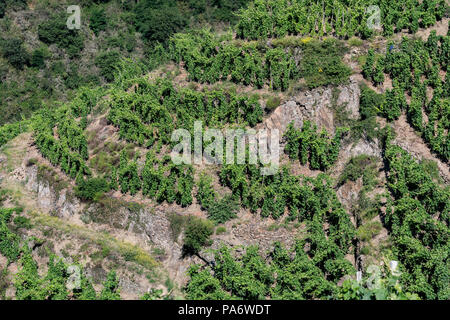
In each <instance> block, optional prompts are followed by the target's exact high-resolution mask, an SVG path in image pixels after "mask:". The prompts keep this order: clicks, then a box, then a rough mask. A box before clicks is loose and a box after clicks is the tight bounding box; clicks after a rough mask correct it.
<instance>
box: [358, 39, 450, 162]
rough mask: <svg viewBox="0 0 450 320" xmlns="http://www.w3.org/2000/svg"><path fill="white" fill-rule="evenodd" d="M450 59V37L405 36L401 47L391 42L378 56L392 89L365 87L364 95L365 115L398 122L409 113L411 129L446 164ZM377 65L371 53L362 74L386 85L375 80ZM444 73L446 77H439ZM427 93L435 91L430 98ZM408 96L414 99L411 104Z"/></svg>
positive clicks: (448, 154) (449, 146)
mask: <svg viewBox="0 0 450 320" xmlns="http://www.w3.org/2000/svg"><path fill="white" fill-rule="evenodd" d="M449 57H450V37H449V36H448V35H447V36H437V35H436V32H435V31H432V32H431V33H430V35H429V37H428V39H427V41H422V40H420V39H409V38H407V37H403V39H402V41H401V42H400V43H398V44H393V43H392V42H391V43H388V47H387V50H386V54H385V56H380V57H378V59H377V62H376V65H377V66H378V65H380V70H381V71H380V72H381V73H383V72H384V73H387V74H389V76H390V78H391V79H392V85H393V88H392V90H390V89H388V90H387V91H386V93H385V94H384V95H377V94H376V93H374V92H371V91H370V89H367V88H363V90H362V96H361V108H362V111H363V113H366V114H367V113H370V114H376V115H380V116H383V117H385V118H387V119H388V120H395V119H397V118H398V117H399V116H400V114H401V113H402V112H403V111H404V112H406V115H407V118H408V122H409V123H410V124H411V126H412V127H413V128H414V129H416V130H417V131H418V132H419V133H420V134H421V135H422V137H423V139H424V140H425V141H426V143H427V144H428V146H429V147H430V149H431V150H432V151H433V152H435V153H436V154H438V155H439V156H440V157H441V159H442V160H444V161H448V159H449V158H450V140H449V138H448V130H449V123H450V122H449V119H450V118H449V116H450V108H449V106H450V100H449V99H450V97H449V92H450V90H449V88H450V87H449V76H448V73H447V68H448V61H449ZM374 64H375V53H374V51H373V50H369V54H368V57H367V59H366V63H365V65H364V68H363V74H364V76H365V77H366V79H369V80H370V79H371V80H372V81H373V82H374V83H383V82H384V76H383V78H380V79H379V80H376V79H375V78H376V77H377V76H376V73H377V72H378V71H377V67H374ZM443 72H445V78H443V77H441V76H440V73H443ZM427 91H429V92H432V97H431V99H429V98H428V96H427ZM406 94H407V95H409V96H410V97H411V99H410V102H409V103H407V100H406V97H405V95H406ZM424 114H425V115H426V117H424Z"/></svg>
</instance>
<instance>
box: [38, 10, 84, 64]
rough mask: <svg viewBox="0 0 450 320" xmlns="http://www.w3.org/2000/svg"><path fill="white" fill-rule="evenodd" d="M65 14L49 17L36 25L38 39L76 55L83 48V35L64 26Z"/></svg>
mask: <svg viewBox="0 0 450 320" xmlns="http://www.w3.org/2000/svg"><path fill="white" fill-rule="evenodd" d="M66 19H67V18H66V16H65V14H62V15H56V16H53V17H50V18H49V19H48V20H46V21H45V22H43V23H41V24H40V25H39V26H38V36H39V39H40V40H41V41H42V42H44V43H46V44H56V45H57V46H58V47H60V48H62V49H66V51H67V53H68V54H69V55H70V56H72V57H73V56H76V55H78V54H79V52H80V51H81V50H83V48H84V39H83V36H82V34H81V33H80V32H78V30H70V29H68V28H67V26H66Z"/></svg>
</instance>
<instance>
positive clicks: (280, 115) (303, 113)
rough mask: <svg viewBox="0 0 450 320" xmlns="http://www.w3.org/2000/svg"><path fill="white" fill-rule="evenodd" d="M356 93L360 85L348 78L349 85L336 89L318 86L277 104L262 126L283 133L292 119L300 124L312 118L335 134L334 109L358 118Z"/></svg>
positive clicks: (297, 124) (295, 123) (357, 96)
mask: <svg viewBox="0 0 450 320" xmlns="http://www.w3.org/2000/svg"><path fill="white" fill-rule="evenodd" d="M359 95H360V89H359V85H358V83H357V82H356V80H354V79H350V84H347V85H341V86H339V87H337V88H335V89H333V88H326V89H322V88H319V89H314V90H311V91H305V92H301V93H299V94H298V95H296V96H293V97H291V98H290V99H289V100H288V101H286V102H285V103H284V104H283V105H281V106H279V107H278V108H277V109H276V110H275V111H274V112H273V113H272V115H271V116H270V117H269V118H268V119H267V120H266V121H264V123H263V124H262V126H263V127H265V128H267V129H275V128H276V129H278V130H280V131H281V132H284V131H285V130H286V128H287V126H288V125H289V123H290V122H291V121H293V122H294V125H295V126H296V127H301V126H302V125H303V121H304V120H311V121H313V122H314V123H316V124H317V125H318V126H319V127H320V128H325V129H326V130H327V131H328V132H331V133H334V131H335V129H336V128H335V124H334V121H335V116H334V110H333V108H335V107H340V106H341V107H344V109H345V110H346V111H347V112H348V116H349V117H350V118H352V119H357V118H358V117H359Z"/></svg>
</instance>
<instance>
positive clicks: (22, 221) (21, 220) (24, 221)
mask: <svg viewBox="0 0 450 320" xmlns="http://www.w3.org/2000/svg"><path fill="white" fill-rule="evenodd" d="M14 224H15V225H16V227H18V228H24V229H31V223H30V219H28V218H26V217H22V216H19V217H15V218H14Z"/></svg>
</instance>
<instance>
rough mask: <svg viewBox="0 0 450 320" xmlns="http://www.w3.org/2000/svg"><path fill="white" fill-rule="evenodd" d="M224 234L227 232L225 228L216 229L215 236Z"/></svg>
mask: <svg viewBox="0 0 450 320" xmlns="http://www.w3.org/2000/svg"><path fill="white" fill-rule="evenodd" d="M225 232H227V228H225V227H224V226H219V227H217V228H216V235H219V234H223V233H225Z"/></svg>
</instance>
